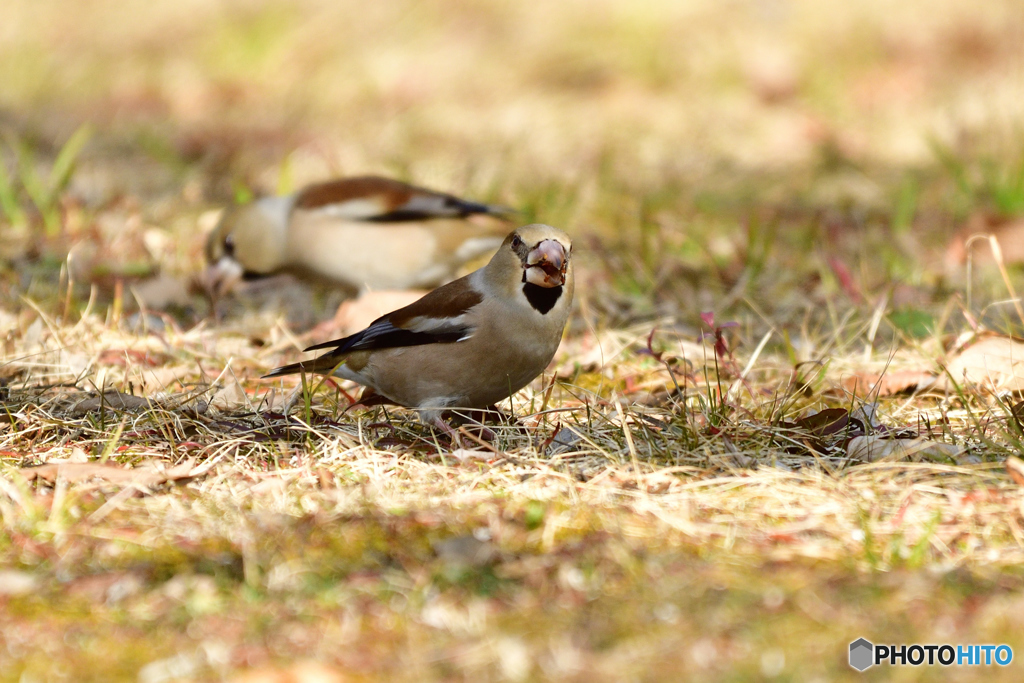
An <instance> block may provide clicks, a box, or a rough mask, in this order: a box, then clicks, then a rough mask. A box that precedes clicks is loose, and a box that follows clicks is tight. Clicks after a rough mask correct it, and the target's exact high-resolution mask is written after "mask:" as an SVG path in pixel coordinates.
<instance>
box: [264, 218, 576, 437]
mask: <svg viewBox="0 0 1024 683" xmlns="http://www.w3.org/2000/svg"><path fill="white" fill-rule="evenodd" d="M572 295H573V272H572V242H571V241H570V239H569V236H568V235H566V234H565V233H564V232H562V231H561V230H558V229H556V228H552V227H551V226H549V225H542V224H539V223H537V224H533V225H527V226H524V227H521V228H519V229H518V230H516V231H514V232H512V233H511V234H509V235H508V236H507V237H506V238H505V241H504V242H502V244H501V246H500V247H499V248H498V251H497V253H496V254H495V255H494V257H493V258H491V260H490V262H489V263H488V264H487V265H485V266H484V267H483V268H480V269H479V270H476V271H474V272H472V273H470V274H469V275H466V276H465V277H462V278H459V279H458V280H455V281H453V282H450V283H448V284H446V285H444V286H442V287H439V288H437V289H435V290H434V291H432V292H430V293H429V294H427V295H426V296H424V297H423V298H421V299H419V300H418V301H416V302H414V303H412V304H410V305H408V306H406V307H405V308H400V309H398V310H397V311H393V312H392V313H389V314H388V315H385V316H382V317H380V318H378V319H377V320H376V321H374V322H373V323H372V324H371V325H370V326H369V327H367V328H366V329H365V330H363V331H361V332H357V333H356V334H353V335H352V336H350V337H345V338H344V339H337V340H334V341H329V342H324V343H322V344H317V345H315V346H311V347H309V348H308V349H306V351H314V350H318V349H328V348H329V349H333V350H332V351H331V352H330V353H326V354H324V355H322V356H320V357H318V358H315V359H313V360H308V361H303V362H301V363H293V364H292V365H286V366H284V367H280V368H276V369H275V370H273V371H272V372H271V373H270V374H268V375H266V377H278V376H280V375H287V374H291V373H297V372H311V373H319V374H333V375H335V376H337V377H343V378H345V379H350V380H352V381H354V382H358V383H359V384H362V385H364V386H366V387H368V388H369V389H370V390H372V392H373V393H375V394H377V395H378V396H379V397H381V398H383V399H387V401H389V402H392V403H395V404H398V405H400V406H405V407H408V408H414V409H416V410H417V411H418V412H419V414H420V418H421V419H422V420H423V421H424V422H429V423H430V424H433V425H434V426H436V427H439V428H440V429H442V430H443V431H445V432H447V433H450V432H451V430H450V428H449V427H448V426H447V425H446V424H445V423H444V422H443V421H442V420H441V419H440V418H441V413H442V412H443V411H445V410H447V409H450V408H467V409H471V410H473V409H482V408H486V407H488V406H491V405H493V404H495V403H497V402H498V401H501V400H502V399H505V398H508V397H509V396H511V395H512V394H514V393H516V392H517V391H519V390H520V389H522V388H523V387H524V386H526V385H527V383H529V382H530V381H531V380H532V379H533V378H535V377H536V376H537V375H539V374H540V373H541V372H543V370H544V368H545V367H547V365H548V363H549V362H551V358H552V357H553V356H554V355H555V351H556V350H557V349H558V344H559V342H560V340H561V338H562V329H563V328H564V327H565V323H566V320H567V319H568V317H569V309H570V307H571V305H572Z"/></svg>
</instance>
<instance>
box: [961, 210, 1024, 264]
mask: <svg viewBox="0 0 1024 683" xmlns="http://www.w3.org/2000/svg"><path fill="white" fill-rule="evenodd" d="M989 235H991V236H992V237H994V238H995V239H996V242H997V243H998V244H999V252H1000V254H999V255H1000V257H1001V258H1002V261H1003V263H1005V264H1007V265H1012V264H1017V263H1024V219H1022V218H1017V219H1012V220H1006V219H1005V218H1003V217H1001V216H995V215H987V214H985V213H983V212H977V213H975V214H974V215H972V216H971V217H970V218H969V219H968V221H967V225H965V226H964V228H963V229H962V230H961V231H960V232H958V233H957V234H956V235H955V236H954V237H953V239H952V240H950V244H949V247H948V248H947V249H946V264H947V267H949V266H962V265H964V264H965V263H967V256H968V253H969V254H970V257H971V262H972V264H973V265H975V266H992V265H995V263H996V255H995V254H994V253H993V251H992V246H991V244H990V242H989V240H988V239H985V238H986V237H988V236H989Z"/></svg>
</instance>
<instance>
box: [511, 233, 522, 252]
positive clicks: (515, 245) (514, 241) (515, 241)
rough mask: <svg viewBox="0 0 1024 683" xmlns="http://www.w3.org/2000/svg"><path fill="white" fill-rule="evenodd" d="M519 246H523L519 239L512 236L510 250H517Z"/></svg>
mask: <svg viewBox="0 0 1024 683" xmlns="http://www.w3.org/2000/svg"><path fill="white" fill-rule="evenodd" d="M521 246H523V240H522V239H521V238H520V237H519V235H513V236H512V248H513V249H518V248H519V247H521Z"/></svg>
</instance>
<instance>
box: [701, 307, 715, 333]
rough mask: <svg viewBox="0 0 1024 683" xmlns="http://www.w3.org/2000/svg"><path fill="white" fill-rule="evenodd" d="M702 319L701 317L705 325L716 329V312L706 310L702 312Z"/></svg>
mask: <svg viewBox="0 0 1024 683" xmlns="http://www.w3.org/2000/svg"><path fill="white" fill-rule="evenodd" d="M700 319H701V321H702V322H703V323H704V324H705V325H707V326H708V327H710V328H711V329H715V314H714V312H712V311H706V312H704V313H701V314H700Z"/></svg>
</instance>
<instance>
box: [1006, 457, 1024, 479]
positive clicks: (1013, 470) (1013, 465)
mask: <svg viewBox="0 0 1024 683" xmlns="http://www.w3.org/2000/svg"><path fill="white" fill-rule="evenodd" d="M1006 471H1007V473H1009V475H1010V478H1011V479H1013V480H1014V481H1015V482H1016V483H1017V486H1024V460H1021V459H1020V458H1018V457H1016V456H1014V455H1011V456H1009V457H1007V458H1006Z"/></svg>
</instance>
